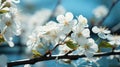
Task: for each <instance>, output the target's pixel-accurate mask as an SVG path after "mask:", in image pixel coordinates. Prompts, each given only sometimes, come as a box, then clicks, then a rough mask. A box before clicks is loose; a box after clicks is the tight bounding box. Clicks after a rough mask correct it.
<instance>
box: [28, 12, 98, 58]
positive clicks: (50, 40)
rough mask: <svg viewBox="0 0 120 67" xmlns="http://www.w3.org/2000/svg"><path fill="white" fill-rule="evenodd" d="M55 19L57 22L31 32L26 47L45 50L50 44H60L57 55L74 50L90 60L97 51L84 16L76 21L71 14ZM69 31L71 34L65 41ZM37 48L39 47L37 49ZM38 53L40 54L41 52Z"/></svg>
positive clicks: (80, 16) (51, 22)
mask: <svg viewBox="0 0 120 67" xmlns="http://www.w3.org/2000/svg"><path fill="white" fill-rule="evenodd" d="M56 19H57V21H58V22H54V21H50V22H48V23H47V24H46V25H43V26H39V27H37V28H36V29H35V30H34V31H33V33H32V35H30V38H29V40H28V41H27V45H28V46H31V47H32V48H31V49H32V50H38V49H45V48H48V46H49V45H51V44H52V45H53V46H54V45H56V44H58V43H60V44H61V45H60V46H58V48H59V51H60V53H59V54H66V53H67V52H69V51H70V50H76V51H77V53H78V54H85V55H86V56H87V57H88V58H91V57H92V56H93V54H94V53H96V52H97V51H98V45H97V44H96V43H95V41H94V40H93V39H92V38H90V30H89V28H88V27H89V26H88V23H87V19H86V18H85V17H84V16H82V15H79V16H78V17H77V19H74V16H73V14H72V13H71V12H67V13H66V14H65V15H58V16H57V18H56ZM71 31H72V32H73V33H72V34H71V35H69V37H67V39H65V37H66V35H67V34H68V33H69V32H71ZM64 39H65V40H64ZM38 46H40V47H39V48H38ZM39 52H40V53H41V52H43V50H42V51H41V50H40V51H39ZM45 52H46V51H44V53H42V54H45Z"/></svg>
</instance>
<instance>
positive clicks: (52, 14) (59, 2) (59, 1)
mask: <svg viewBox="0 0 120 67" xmlns="http://www.w3.org/2000/svg"><path fill="white" fill-rule="evenodd" d="M60 4H61V0H58V1H57V3H56V5H55V7H54V9H53V10H52V13H51V15H50V17H49V18H48V19H47V20H46V21H45V23H44V24H46V23H47V22H48V21H50V20H51V19H52V18H53V17H54V14H55V12H56V10H57V7H58V5H60ZM44 24H43V25H44Z"/></svg>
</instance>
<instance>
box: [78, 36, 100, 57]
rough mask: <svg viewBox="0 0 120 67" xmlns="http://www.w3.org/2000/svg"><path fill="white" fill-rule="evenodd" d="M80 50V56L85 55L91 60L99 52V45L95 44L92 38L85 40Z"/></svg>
mask: <svg viewBox="0 0 120 67" xmlns="http://www.w3.org/2000/svg"><path fill="white" fill-rule="evenodd" d="M78 49H79V50H80V54H81V53H83V54H85V55H86V56H87V57H88V58H91V57H92V56H93V54H94V53H96V52H97V51H98V45H97V44H96V43H95V42H94V40H93V39H92V38H89V39H83V40H82V41H81V44H80V47H79V48H78Z"/></svg>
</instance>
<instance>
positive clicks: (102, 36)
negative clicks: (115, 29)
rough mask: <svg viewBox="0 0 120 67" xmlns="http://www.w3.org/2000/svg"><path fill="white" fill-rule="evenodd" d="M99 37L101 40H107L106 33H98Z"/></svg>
mask: <svg viewBox="0 0 120 67" xmlns="http://www.w3.org/2000/svg"><path fill="white" fill-rule="evenodd" d="M98 36H99V37H100V38H102V39H106V38H107V35H105V33H102V32H100V33H98Z"/></svg>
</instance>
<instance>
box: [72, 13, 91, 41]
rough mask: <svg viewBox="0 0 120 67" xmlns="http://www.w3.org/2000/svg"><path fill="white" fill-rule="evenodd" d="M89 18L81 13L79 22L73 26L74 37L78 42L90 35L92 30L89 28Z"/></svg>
mask: <svg viewBox="0 0 120 67" xmlns="http://www.w3.org/2000/svg"><path fill="white" fill-rule="evenodd" d="M87 27H88V25H87V19H86V18H85V17H83V16H82V15H80V16H79V17H78V23H77V24H76V25H75V26H74V27H73V30H72V31H73V34H72V38H73V39H75V41H77V42H78V43H80V40H81V38H84V37H85V38H87V37H90V30H89V29H88V28H87Z"/></svg>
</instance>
